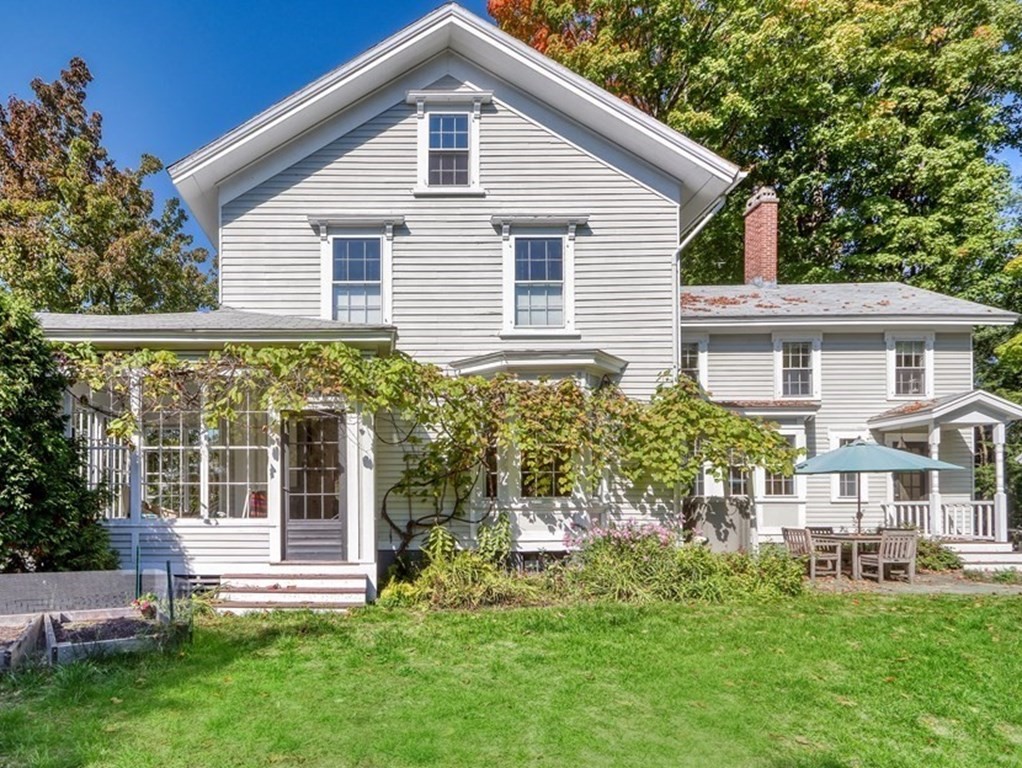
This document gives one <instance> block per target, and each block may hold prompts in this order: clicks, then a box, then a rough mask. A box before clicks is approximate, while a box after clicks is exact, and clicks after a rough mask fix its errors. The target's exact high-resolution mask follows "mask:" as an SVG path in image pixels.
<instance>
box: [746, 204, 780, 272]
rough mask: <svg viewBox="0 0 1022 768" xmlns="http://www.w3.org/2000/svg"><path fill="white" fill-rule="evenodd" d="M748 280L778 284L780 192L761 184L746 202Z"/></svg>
mask: <svg viewBox="0 0 1022 768" xmlns="http://www.w3.org/2000/svg"><path fill="white" fill-rule="evenodd" d="M745 283H746V285H749V284H752V283H755V284H756V285H776V284H777V193H776V192H774V188H773V187H759V188H758V189H757V190H756V191H755V192H753V193H752V197H750V198H749V202H747V203H746V204H745Z"/></svg>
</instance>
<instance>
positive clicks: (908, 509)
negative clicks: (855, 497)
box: [881, 501, 931, 536]
mask: <svg viewBox="0 0 1022 768" xmlns="http://www.w3.org/2000/svg"><path fill="white" fill-rule="evenodd" d="M881 507H882V508H883V510H884V525H885V526H886V527H888V528H915V529H916V530H917V531H919V532H920V533H921V534H922V535H923V536H929V535H930V528H931V526H930V502H928V501H896V502H894V503H892V504H882V505H881Z"/></svg>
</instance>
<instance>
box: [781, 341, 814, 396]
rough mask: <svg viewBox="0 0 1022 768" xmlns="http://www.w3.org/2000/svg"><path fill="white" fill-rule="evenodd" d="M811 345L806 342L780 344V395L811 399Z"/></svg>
mask: <svg viewBox="0 0 1022 768" xmlns="http://www.w3.org/2000/svg"><path fill="white" fill-rule="evenodd" d="M812 394H813V345H812V343H811V342H808V341H785V342H782V344H781V395H782V396H783V397H812Z"/></svg>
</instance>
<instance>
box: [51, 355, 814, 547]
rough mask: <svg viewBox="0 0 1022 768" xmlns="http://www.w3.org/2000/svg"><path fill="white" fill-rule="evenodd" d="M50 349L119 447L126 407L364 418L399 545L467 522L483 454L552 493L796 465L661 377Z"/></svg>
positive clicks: (664, 483) (767, 437)
mask: <svg viewBox="0 0 1022 768" xmlns="http://www.w3.org/2000/svg"><path fill="white" fill-rule="evenodd" d="M60 354H61V357H62V360H63V363H64V365H65V366H66V367H67V369H68V370H69V372H70V374H71V375H72V377H73V378H75V379H77V380H79V381H83V382H86V383H87V384H88V385H89V386H90V387H91V388H92V389H94V390H100V389H106V390H109V391H110V393H111V395H112V397H111V401H112V402H118V403H122V404H123V406H122V407H121V409H120V411H119V412H118V413H116V414H114V418H112V419H111V420H110V422H109V426H108V429H109V431H110V433H111V435H112V436H113V437H115V438H120V439H127V438H129V437H130V436H131V435H132V434H133V433H135V432H136V431H137V430H138V428H139V425H138V424H137V414H138V412H139V411H150V412H151V411H159V410H173V409H180V408H183V407H191V408H193V409H196V410H197V409H198V406H199V405H201V410H202V412H203V414H204V417H205V418H206V420H207V422H208V423H209V424H210V425H215V424H216V423H217V422H218V421H220V420H225V421H230V420H231V419H233V418H234V417H235V416H236V414H237V412H238V411H239V410H241V409H242V408H246V407H247V408H253V407H256V408H258V409H261V410H266V411H268V412H270V413H271V414H273V416H274V419H279V418H280V415H281V414H289V413H301V412H310V411H330V412H336V411H338V410H348V409H359V410H360V411H361V412H362V413H363V414H372V415H373V416H374V418H372V419H369V420H368V421H370V422H371V423H372V425H373V429H374V431H375V433H376V437H377V439H378V440H379V441H380V442H381V443H385V444H390V445H397V446H400V447H401V449H402V451H403V452H404V454H405V459H406V465H405V469H404V470H403V471H402V472H401V474H400V477H399V478H398V479H397V481H396V482H394V483H393V485H392V486H391V487H390V488H388V489H387V490H386V491H385V492H384V493H383V494H382V496H381V498H380V499H379V503H380V513H381V516H382V518H383V519H384V520H385V521H386V522H387V524H388V525H389V526H390V527H391V529H392V530H393V532H394V533H395V535H396V536H397V537H398V538H399V540H400V549H401V550H402V551H403V550H404V549H406V548H407V547H408V545H409V544H410V543H411V542H412V541H413V540H414V539H415V537H417V536H419V535H421V534H422V533H423V532H424V531H425V530H427V529H429V528H431V527H434V526H437V525H441V526H442V525H446V524H448V523H451V522H453V521H471V512H472V510H471V508H470V503H469V502H470V500H471V498H472V493H473V489H474V488H475V486H476V484H477V482H478V481H479V477H480V474H481V471H482V469H483V467H484V466H485V463H486V460H487V456H488V455H492V454H491V452H492V451H494V450H496V451H500V452H504V451H512V450H513V451H515V452H517V453H518V454H519V455H528V456H529V457H530V461H532V462H533V463H534V464H535V465H536V466H551V465H554V464H556V465H557V466H558V467H559V471H558V473H557V474H556V476H557V478H558V482H559V483H560V484H561V487H560V488H558V489H556V490H557V491H559V492H568V491H572V490H578V491H579V492H582V493H593V492H595V491H596V490H597V489H598V488H599V486H600V483H601V481H602V480H603V479H604V478H606V477H607V476H608V475H609V474H613V475H616V476H619V477H621V478H623V479H625V480H627V481H629V482H632V483H641V484H646V485H649V484H652V485H654V486H657V487H661V488H673V487H679V488H684V487H689V486H691V484H692V482H693V481H694V479H695V477H696V475H697V473H698V472H699V471H700V468H701V467H702V466H704V465H708V466H709V467H710V469H711V471H712V472H714V473H715V474H716V475H717V476H719V477H722V476H723V473H724V472H725V471H726V470H727V468H728V467H729V466H732V465H746V466H762V467H764V468H766V469H767V470H768V471H771V472H782V473H790V472H791V471H792V470H793V464H794V461H795V459H796V455H795V452H794V451H793V450H792V449H791V448H790V446H789V444H788V442H787V441H786V440H785V439H784V438H783V437H781V436H780V435H779V434H778V433H777V431H776V430H775V429H774V428H773V427H772V426H771V425H769V424H766V423H764V422H762V421H759V420H751V419H746V418H743V417H741V416H738V415H736V414H734V413H732V412H730V411H728V410H726V409H724V408H722V407H720V406H718V405H715V404H713V403H711V402H710V401H708V400H707V399H706V398H705V397H704V396H703V394H702V393H701V392H700V391H699V389H698V387H697V386H696V385H695V384H694V383H693V382H691V381H689V380H688V379H686V378H680V379H677V380H671V379H666V378H665V379H663V380H662V381H661V382H660V384H659V386H658V387H657V389H656V392H655V394H654V395H653V397H652V398H651V400H650V401H649V402H640V401H637V400H633V399H630V398H628V397H626V396H625V395H624V394H623V392H622V391H621V390H620V388H619V387H618V386H617V385H616V384H614V383H612V382H608V381H605V382H603V383H601V384H600V385H599V386H597V387H595V388H591V389H590V388H586V387H583V386H582V385H580V384H579V383H578V382H576V381H575V380H573V379H564V380H557V381H554V380H550V381H548V380H540V381H525V380H521V379H518V378H515V377H513V376H509V375H498V376H495V377H493V378H491V379H486V378H483V377H478V376H464V377H458V376H450V375H447V374H445V373H444V372H443V370H442V369H440V368H439V367H438V366H435V365H431V364H428V363H422V362H419V361H416V360H414V359H412V358H411V357H409V356H407V355H405V354H402V353H395V354H392V355H388V356H383V357H366V356H364V355H363V354H362V353H361V352H360V351H359V350H356V349H354V348H352V347H348V346H346V345H344V344H318V343H310V344H303V345H301V346H296V347H259V348H255V347H250V346H244V345H231V346H227V347H225V348H224V349H223V350H219V351H214V352H210V353H209V354H207V355H205V356H203V357H186V356H179V355H177V354H175V353H173V352H168V351H155V352H154V351H149V350H141V351H131V352H118V351H113V352H98V351H96V350H95V349H94V348H92V347H91V346H88V345H68V346H64V347H62V348H61V352H60ZM132 402H134V407H129V404H131V403H132ZM394 495H400V496H406V497H411V498H417V499H420V500H423V501H425V502H427V504H428V507H429V509H428V512H426V513H424V514H420V515H415V514H410V515H409V516H408V519H406V520H398V519H396V516H394V515H392V514H391V513H390V512H389V511H388V504H389V502H390V499H391V497H392V496H394Z"/></svg>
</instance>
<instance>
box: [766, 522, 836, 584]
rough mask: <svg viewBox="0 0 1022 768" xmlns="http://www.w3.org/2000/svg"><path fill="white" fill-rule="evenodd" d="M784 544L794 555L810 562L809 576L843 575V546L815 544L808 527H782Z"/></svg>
mask: <svg viewBox="0 0 1022 768" xmlns="http://www.w3.org/2000/svg"><path fill="white" fill-rule="evenodd" d="M781 535H782V536H783V537H784V545H785V546H786V547H787V548H788V554H789V555H791V556H792V557H804V558H805V559H806V560H807V561H808V563H809V578H810V579H812V580H813V581H816V577H817V576H840V575H841V548H840V547H835V548H831V547H830V545H829V544H821V545H814V544H813V537H812V534H811V533H810V532H809V530H808V529H806V528H782V529H781Z"/></svg>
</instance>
